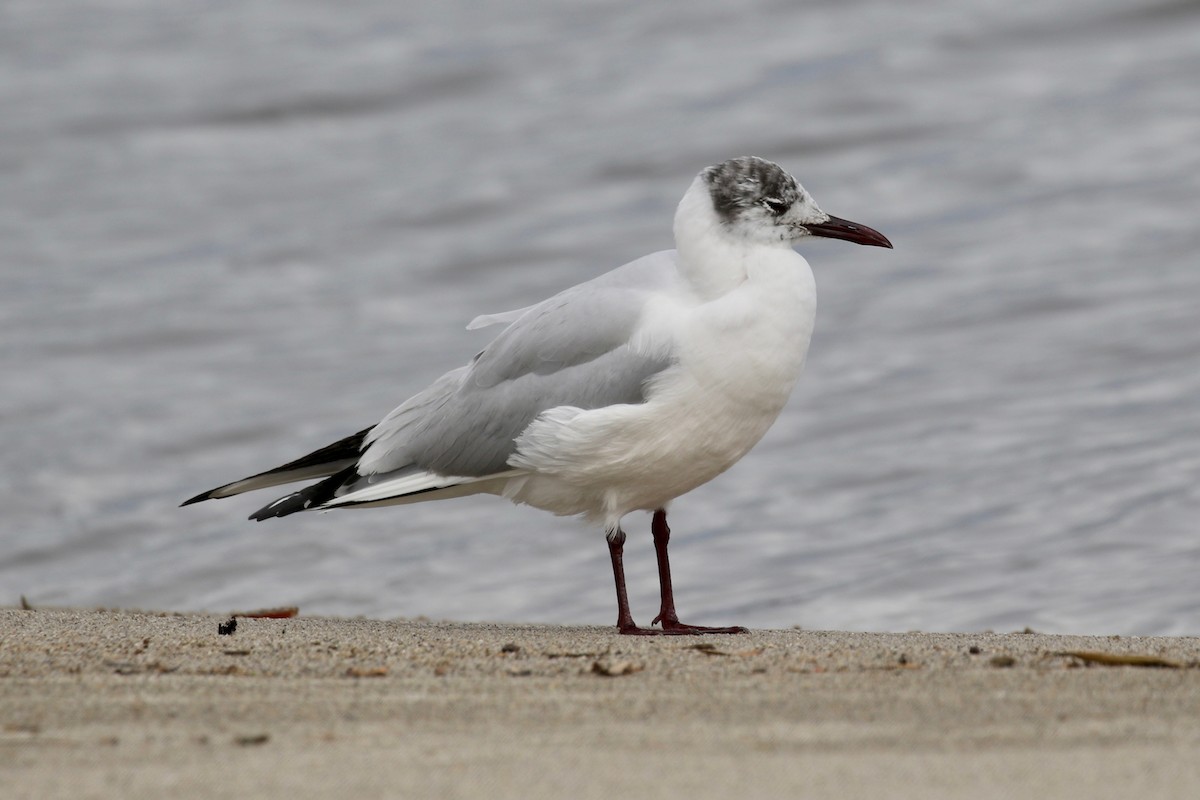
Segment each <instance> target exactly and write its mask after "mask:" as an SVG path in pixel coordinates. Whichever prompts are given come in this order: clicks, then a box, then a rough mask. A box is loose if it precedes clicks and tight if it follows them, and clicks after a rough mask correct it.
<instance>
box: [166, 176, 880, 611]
mask: <svg viewBox="0 0 1200 800" xmlns="http://www.w3.org/2000/svg"><path fill="white" fill-rule="evenodd" d="M806 236H824V237H829V238H834V239H845V240H847V241H850V242H855V243H857V244H863V245H874V246H876V247H891V246H892V245H891V243H890V242H889V241H888V240H887V239H886V238H885V237H884V236H883V234H881V233H879V232H878V231H875V230H873V229H871V228H868V227H866V226H865V225H859V224H857V223H853V222H848V221H846V220H844V219H839V218H837V217H833V216H830V215H829V214H826V213H825V212H824V211H822V210H821V209H820V208H818V207H817V204H816V203H815V202H814V201H813V199H812V197H811V196H810V195H809V194H808V192H806V191H805V190H804V188H803V187H802V186H801V185H800V184H799V183H797V182H796V181H795V179H793V178H792V176H790V175H788V174H787V173H786V172H784V171H783V170H782V169H781V168H780V167H779V166H778V165H776V164H773V163H771V162H770V161H764V160H763V159H761V158H735V159H732V160H730V161H726V162H725V163H723V164H718V165H716V166H713V167H709V168H708V169H705V170H704V171H702V172H701V173H700V174H699V175H698V176H697V177H696V179H695V180H694V181H693V182H692V185H691V187H690V188H689V189H688V190H687V193H686V194H684V196H683V200H682V201H681V202H680V203H679V208H678V210H677V211H676V213H675V243H676V247H677V248H678V249H676V250H664V251H662V252H659V253H654V254H652V255H648V256H645V257H643V258H639V259H638V260H636V261H632V262H630V263H628V264H626V265H625V266H623V267H620V268H618V269H615V270H613V271H612V272H609V273H606V274H604V275H601V276H600V277H598V278H595V279H594V280H590V281H587V282H586V283H581V284H579V285H578V286H574V287H572V288H570V289H567V290H565V291H563V292H559V293H558V294H556V295H554V296H553V297H551V298H550V299H548V300H544V301H542V302H541V303H538V304H537V305H533V306H529V307H528V308H523V309H519V310H517V311H511V312H508V313H504V314H494V315H488V316H483V317H478V318H476V319H475V320H474V321H473V322H472V323H471V326H470V327H482V326H485V325H493V324H497V323H505V324H506V327H505V328H504V330H503V331H501V333H500V335H499V336H497V337H496V338H495V340H494V341H492V343H491V344H489V345H488V346H487V347H486V348H484V349H483V351H482V352H480V353H479V354H478V355H476V356H475V357H474V358H473V359H471V362H470V363H469V364H467V365H466V366H463V367H459V368H458V369H455V370H452V371H450V372H447V373H446V374H445V375H443V376H442V377H440V378H438V379H437V380H436V381H434V382H433V384H432V385H431V386H429V388H427V389H425V390H424V391H422V392H420V393H418V394H417V395H415V396H414V397H412V398H410V399H409V400H407V401H406V402H405V403H403V404H402V405H401V406H400V407H398V408H397V409H396V410H394V411H392V412H391V413H390V414H388V415H387V416H386V417H385V418H384V419H383V421H382V422H380V423H379V424H378V425H375V426H373V427H370V428H367V429H366V430H363V431H359V432H358V433H356V434H354V435H353V436H348V437H346V438H345V439H342V440H341V441H338V442H334V443H333V444H331V445H329V446H327V447H323V448H321V449H320V450H317V451H315V452H313V453H309V454H308V455H306V456H304V457H303V458H300V459H297V460H295V461H292V462H290V463H287V464H284V465H283V466H281V467H276V468H275V469H272V470H268V471H266V472H263V473H260V474H258V475H253V476H251V477H249V478H243V479H242V480H239V481H234V482H233V483H229V484H226V485H224V486H220V487H217V488H216V489H212V490H210V491H207V492H204V493H203V494H200V495H197V496H196V497H193V498H192V499H190V500H188V501H187V502H186V503H184V505H187V504H188V503H196V502H199V501H201V500H209V499H212V498H218V497H229V496H231V495H235V494H241V493H242V492H248V491H251V490H254V489H263V488H266V487H270V486H278V485H280V484H285V483H292V482H295V481H303V480H311V479H315V478H321V479H323V480H320V481H318V482H316V483H314V484H312V485H310V486H307V487H305V488H304V489H301V490H300V491H298V492H293V493H292V494H289V495H287V496H285V497H282V498H280V499H278V500H276V501H275V502H273V503H271V504H270V505H267V506H266V507H264V508H262V509H260V510H259V511H257V512H255V513H254V514H253V515H251V517H250V518H251V519H255V520H263V519H267V518H269V517H282V516H286V515H288V514H292V513H295V512H297V511H311V510H325V509H334V508H365V507H368V506H385V505H395V504H400V503H413V502H419V501H423V500H440V499H443V498H449V497H462V496H464V495H469V494H477V493H488V494H495V495H500V496H501V497H506V498H508V499H509V500H511V501H513V502H514V503H527V504H529V505H531V506H536V507H537V508H542V509H545V510H547V511H551V512H553V513H555V514H560V515H582V516H584V517H586V518H587V519H588V520H591V521H593V522H596V523H599V524H602V525H603V526H604V530H605V532H606V533H607V538H608V548H609V553H610V555H611V557H612V565H613V576H614V578H615V580H616V588H617V610H618V611H617V613H618V616H617V627H618V629H619V630H620V632H621V633H626V634H694V633H742V632H745V628H740V627H728V628H707V627H701V626H696V625H686V624H684V623H682V622H680V621H679V618H678V617H677V616H676V614H675V602H674V597H673V594H672V590H671V570H670V565H669V563H668V561H667V541H668V538H669V536H670V530H669V529H668V528H667V511H666V509H667V505H668V504H669V503H670V502H671V501H672V500H674V499H675V498H676V497H679V496H680V495H682V494H686V493H687V492H690V491H691V490H692V489H695V488H696V487H697V486H700V485H701V484H703V483H706V482H708V481H710V480H712V479H713V478H715V477H716V476H718V475H720V474H721V473H722V472H724V471H725V470H727V469H728V468H729V467H731V466H732V465H733V464H734V463H736V462H737V460H738V459H740V458H741V457H742V456H744V455H745V454H746V452H747V451H749V450H750V448H751V447H753V446H754V445H755V443H757V442H758V440H759V439H761V438H762V436H763V434H764V433H766V431H767V429H768V428H769V427H770V426H771V424H772V423H773V422H774V421H775V418H776V417H777V416H778V415H779V412H780V411H781V410H782V409H783V406H784V403H785V402H786V401H787V399H788V396H789V395H790V394H791V391H792V387H793V386H794V385H795V383H796V379H797V378H798V377H799V376H800V370H801V368H802V367H803V366H804V359H805V355H806V353H807V351H808V343H809V339H810V338H811V336H812V331H813V321H814V317H815V313H816V302H817V295H816V288H815V285H814V283H813V275H812V270H811V269H810V268H809V266H808V262H807V261H805V260H804V258H803V257H802V256H800V255H799V254H797V253H796V252H795V251H794V250H793V249H792V247H793V245H795V244H796V242H798V241H799V240H801V239H803V238H804V237H806ZM638 510H643V511H649V512H652V513H653V518H652V522H651V531H652V533H653V537H654V545H655V551H656V552H657V555H658V572H659V582H660V589H661V594H662V605H661V608H660V610H659V614H658V616H657V617H655V619H654V621H653V622H651V626H653V625H654V624H655V623H661V626H662V627H661V628H654V627H649V628H641V627H638V626H637V625H636V624H634V621H633V617H632V616H631V614H630V611H629V601H628V598H627V596H626V592H625V572H624V569H623V567H622V561H621V557H622V550H623V547H624V542H625V532H624V530H622V528H621V520H622V518H623V517H624V516H625V515H626V514H628V513H629V512H631V511H638Z"/></svg>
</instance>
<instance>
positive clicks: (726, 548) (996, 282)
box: [0, 0, 1200, 634]
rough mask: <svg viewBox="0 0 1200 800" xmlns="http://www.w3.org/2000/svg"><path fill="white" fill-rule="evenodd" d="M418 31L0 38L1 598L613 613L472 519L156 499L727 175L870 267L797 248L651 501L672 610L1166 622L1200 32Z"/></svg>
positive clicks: (1193, 413)
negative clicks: (706, 176) (794, 316)
mask: <svg viewBox="0 0 1200 800" xmlns="http://www.w3.org/2000/svg"><path fill="white" fill-rule="evenodd" d="M426 5H427V6H428V7H427V8H424V9H410V8H403V7H401V6H400V5H399V4H394V3H385V2H365V1H364V2H353V3H344V4H337V5H333V4H321V3H289V4H286V5H283V6H281V5H277V4H267V3H236V4H234V3H229V4H225V3H210V2H200V1H199V0H194V1H193V2H180V3H172V4H169V6H168V4H160V3H150V2H142V3H138V2H124V3H91V4H83V3H75V4H71V5H70V7H68V6H67V5H60V4H51V3H33V2H15V3H13V2H10V3H7V4H6V5H5V8H4V9H3V10H2V11H0V107H3V108H4V109H5V113H4V114H2V115H0V337H2V342H3V347H2V355H0V367H2V368H3V374H4V391H3V393H0V432H2V435H3V448H2V450H0V470H2V472H0V474H2V476H3V483H2V484H0V507H2V508H3V514H2V516H0V520H2V522H0V525H2V528H0V603H13V602H16V600H17V598H18V596H19V595H20V594H24V595H26V596H27V597H28V598H29V599H30V600H31V601H32V602H34V603H45V604H80V605H92V604H104V605H121V606H140V607H155V608H171V609H198V608H204V609H212V610H227V609H231V608H244V607H254V606H263V605H281V604H292V603H295V604H298V605H300V606H301V608H302V610H303V611H304V612H305V613H337V614H368V615H373V616H374V615H385V616H386V615H417V614H425V615H429V616H433V617H451V618H455V619H462V620H482V619H489V620H529V621H538V620H540V621H564V622H566V621H569V622H589V623H610V622H611V621H612V620H613V619H614V618H615V610H614V607H613V606H614V604H613V601H612V597H611V593H612V588H611V576H610V574H609V567H608V557H607V552H606V550H605V547H604V543H603V539H602V538H601V535H600V533H599V532H597V531H594V530H590V529H588V528H586V527H584V526H583V525H582V524H580V523H577V522H574V521H570V520H559V519H556V518H553V517H550V516H548V515H544V514H542V513H541V512H537V511H534V510H531V509H523V508H516V507H512V506H509V505H507V504H505V503H503V502H502V501H498V500H495V499H493V498H472V499H468V500H462V501H455V502H453V503H443V504H427V505H420V506H413V507H408V508H401V509H385V510H379V511H370V512H355V513H336V514H326V515H316V514H314V515H302V516H295V517H289V518H287V519H286V520H281V521H276V522H273V523H264V524H253V523H249V522H246V521H245V516H246V514H248V513H249V512H250V511H252V510H254V509H255V508H257V507H258V506H259V505H260V504H261V503H263V502H265V501H266V500H268V499H270V496H269V495H266V494H263V495H260V496H252V497H243V498H238V499H233V500H226V501H221V502H215V503H207V504H203V505H200V506H194V507H189V508H186V509H178V508H176V505H177V504H178V502H179V501H181V500H182V499H183V498H185V497H188V496H190V495H192V494H194V493H195V492H197V491H199V490H202V489H206V488H209V487H210V486H212V485H215V484H217V483H222V482H224V481H227V480H230V479H232V478H236V477H240V476H242V475H244V474H247V473H250V472H255V471H258V470H260V469H263V468H266V467H270V466H274V465H275V464H277V463H280V462H282V461H285V460H288V459H291V458H293V457H295V456H297V455H300V454H302V453H303V452H306V451H307V450H308V449H311V448H314V447H317V446H320V445H323V444H326V443H327V442H328V441H331V440H332V439H334V438H337V437H340V436H342V435H344V434H347V433H350V432H352V431H355V430H358V429H359V428H361V427H363V426H365V425H367V424H369V423H371V422H373V421H375V420H376V419H378V418H379V417H380V416H381V415H382V414H384V413H386V412H387V411H388V410H389V409H390V408H391V407H392V406H394V405H395V404H397V403H398V402H399V401H400V400H402V399H404V398H405V397H407V396H408V395H409V394H411V393H412V392H414V391H416V390H418V389H420V388H422V387H423V386H424V385H425V383H426V382H427V381H429V380H430V379H432V378H433V377H435V376H437V375H438V374H440V373H441V372H442V371H443V370H444V369H446V368H448V367H450V366H453V365H456V364H458V363H461V362H463V361H465V359H466V358H468V357H469V356H470V355H471V354H472V353H474V352H475V351H476V350H477V349H478V348H479V347H480V345H481V344H482V342H484V341H486V339H485V338H483V337H486V335H488V333H490V332H489V331H483V332H478V333H467V332H464V331H463V330H462V326H463V324H465V322H466V321H467V320H469V319H470V318H472V317H473V316H474V315H476V314H478V313H482V312H487V311H497V310H504V309H508V308H514V307H518V306H523V305H527V304H529V303H531V302H533V301H535V300H538V299H541V298H542V297H544V296H546V295H548V294H549V293H551V292H552V291H555V290H557V289H559V288H562V287H565V286H568V285H570V284H572V283H575V282H577V281H579V280H581V279H585V278H587V277H590V276H593V275H595V274H597V273H599V272H601V271H604V270H606V269H609V268H611V267H614V266H617V265H618V264H620V263H623V262H624V261H627V260H629V259H631V258H633V257H636V256H638V255H641V254H643V253H646V252H649V251H652V250H657V249H662V248H665V247H669V246H670V245H671V242H670V221H671V216H672V213H673V208H674V204H675V203H676V202H677V200H678V198H679V196H680V195H681V194H682V192H683V190H684V189H685V188H686V187H687V185H688V183H689V182H690V180H691V177H692V176H693V175H694V174H695V172H696V171H698V170H699V169H700V168H702V167H703V166H705V165H708V164H710V163H714V162H717V161H720V160H723V159H725V158H728V157H731V156H734V155H741V154H747V153H753V154H758V155H762V156H765V157H768V158H772V159H774V160H777V161H779V162H781V163H783V164H784V165H785V166H786V167H787V168H789V169H790V170H791V171H793V172H794V173H795V174H796V175H797V176H798V177H799V178H800V179H801V180H802V181H803V182H804V183H805V185H806V187H807V188H808V189H809V190H811V191H812V192H813V193H814V195H815V196H816V197H817V198H818V200H819V201H820V202H821V204H822V205H823V206H824V207H825V208H826V209H828V210H830V211H832V212H833V213H835V214H839V215H842V216H846V217H850V218H852V219H856V220H860V221H862V222H864V223H866V224H868V225H872V226H874V227H877V228H879V229H880V230H882V231H884V232H885V233H887V234H888V235H889V236H890V237H891V238H892V240H893V242H894V243H895V245H896V249H895V251H893V252H883V251H879V250H867V249H864V248H856V247H852V246H849V245H846V244H844V243H836V242H826V243H814V244H813V245H812V246H806V247H804V248H802V249H803V252H804V253H805V255H807V256H808V257H809V260H810V261H811V262H812V263H813V266H814V270H815V272H816V274H817V280H818V284H819V287H820V313H819V319H818V325H817V334H816V337H815V340H814V342H813V348H812V351H811V355H810V359H809V366H808V370H807V373H806V375H805V377H804V378H803V379H802V382H801V386H800V388H799V389H798V390H797V392H796V395H795V397H794V398H793V401H792V403H791V404H790V405H789V406H788V408H787V410H786V411H785V412H784V414H783V416H782V417H781V419H780V420H779V422H778V423H777V424H776V426H775V428H774V429H773V430H772V431H771V433H770V434H769V435H768V437H767V438H766V439H765V440H764V441H763V443H762V444H761V445H760V446H759V447H758V448H757V449H756V450H755V451H754V452H753V453H752V454H751V455H750V456H749V457H747V458H746V459H745V460H744V461H743V462H742V463H741V464H739V465H738V466H737V467H735V468H734V469H733V470H731V471H730V472H729V473H728V474H727V475H725V476H722V477H721V478H719V479H718V480H717V481H715V482H713V483H712V484H709V485H708V486H706V487H703V488H702V489H700V490H698V491H696V492H694V493H693V494H691V495H689V496H687V497H686V498H683V499H681V500H680V501H678V502H677V503H676V505H675V507H674V509H673V513H672V526H673V528H674V530H675V532H676V534H677V535H676V538H675V540H674V544H673V563H674V566H675V573H676V581H677V584H676V588H677V592H678V595H679V597H680V608H681V612H682V613H683V615H684V617H685V618H692V619H695V620H697V621H705V622H712V623H717V622H722V621H729V622H739V623H743V624H747V625H752V626H786V625H793V624H797V625H803V626H805V627H829V628H849V629H876V630H904V629H914V628H919V629H928V630H978V629H985V628H994V629H998V630H1006V629H1012V628H1020V627H1023V626H1025V625H1031V626H1033V627H1035V628H1038V629H1042V630H1048V631H1071V632H1079V633H1144V634H1150V633H1192V634H1196V633H1200V580H1198V579H1197V574H1200V531H1198V527H1200V525H1198V523H1197V520H1198V519H1200V514H1198V513H1197V511H1198V507H1200V314H1198V311H1197V309H1198V307H1200V264H1198V263H1197V257H1196V255H1195V252H1196V250H1197V247H1198V246H1200V226H1198V225H1197V211H1198V210H1200V144H1198V143H1200V92H1197V91H1196V89H1195V82H1196V76H1197V75H1200V48H1198V47H1197V46H1196V42H1197V41H1200V6H1197V5H1196V4H1195V3H1191V2H1164V3H1153V2H1115V1H1112V2H1074V1H1073V0H1056V1H1055V2H1048V3H1041V4H1022V9H1020V10H1016V9H1014V5H1015V4H1009V3H1001V2H977V3H973V4H962V3H954V2H950V1H949V0H944V2H928V3H920V4H914V3H906V4H894V3H883V2H879V3H872V2H840V3H806V4H791V3H782V2H777V3H772V2H754V3H750V2H747V3H739V4H730V3H726V2H689V3H686V4H684V3H645V4H626V3H613V2H609V3H600V2H597V3H588V4H584V5H582V6H580V5H579V4H570V5H569V6H564V5H562V4H557V3H548V2H547V3H540V4H532V3H528V4H524V5H523V6H522V11H520V12H519V13H518V12H516V11H513V10H512V8H511V5H510V4H498V3H497V4H486V3H485V4H481V5H476V4H466V3H461V4H436V5H435V4H432V3H431V4H426ZM493 6H494V7H493ZM795 6H799V7H798V8H797V7H795ZM628 523H629V524H628V525H627V527H628V528H629V530H630V531H631V542H630V545H629V546H628V547H627V556H626V558H627V563H628V568H629V577H630V581H631V584H632V585H631V591H632V600H633V604H634V610H635V615H636V616H637V617H638V619H641V620H647V619H648V618H649V617H650V616H652V614H653V611H654V609H655V607H656V603H657V601H656V597H657V594H656V592H657V587H656V581H655V577H654V561H653V554H652V550H651V548H650V544H649V534H648V519H647V520H642V519H634V518H630V520H628Z"/></svg>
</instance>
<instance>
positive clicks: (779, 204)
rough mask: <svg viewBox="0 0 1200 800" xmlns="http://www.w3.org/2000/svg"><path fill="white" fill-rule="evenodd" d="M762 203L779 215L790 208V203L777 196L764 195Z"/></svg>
mask: <svg viewBox="0 0 1200 800" xmlns="http://www.w3.org/2000/svg"><path fill="white" fill-rule="evenodd" d="M762 204H763V205H764V206H766V208H767V210H768V211H770V212H771V213H772V214H774V215H775V216H777V217H778V216H779V215H780V214H782V213H783V212H785V211H787V210H788V204H787V203H785V202H783V201H782V200H780V199H778V198H776V197H764V198H763V201H762Z"/></svg>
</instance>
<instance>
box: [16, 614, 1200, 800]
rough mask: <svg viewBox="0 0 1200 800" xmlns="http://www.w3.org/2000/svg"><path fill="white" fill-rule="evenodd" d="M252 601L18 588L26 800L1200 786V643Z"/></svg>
mask: <svg viewBox="0 0 1200 800" xmlns="http://www.w3.org/2000/svg"><path fill="white" fill-rule="evenodd" d="M227 619H228V617H227V616H217V615H209V614H174V613H142V612H124V611H85V610H20V609H4V610H0V678H2V680H0V723H2V730H0V743H2V746H0V773H2V774H3V776H4V780H3V783H4V785H5V791H4V796H5V797H6V798H52V797H63V798H66V797H71V798H90V797H126V798H128V797H164V796H170V797H176V798H194V797H231V796H246V797H284V796H287V797H305V796H310V797H317V796H320V797H350V796H353V797H358V798H370V797H436V798H443V797H445V798H458V797H463V798H466V797H523V798H542V797H545V798H567V797H571V798H592V797H596V798H601V797H604V798H608V797H690V798H695V797H839V798H856V797H871V798H881V797H887V798H904V797H965V796H968V795H969V796H971V797H974V798H980V797H984V798H986V797H1056V796H1068V795H1069V796H1087V797H1090V798H1097V797H1130V796H1141V797H1156V798H1164V797H1195V796H1200V758H1197V756H1196V754H1197V753H1198V752H1200V668H1198V667H1197V664H1200V639H1196V638H1130V637H1074V636H1048V635H1041V634H1037V633H994V634H993V633H985V634H925V633H908V634H865V633H835V632H819V631H800V630H773V631H755V632H752V633H750V634H749V635H744V636H732V637H730V636H725V637H718V636H708V637H678V638H676V637H661V638H634V637H621V636H617V635H616V634H615V633H614V632H613V630H611V629H607V628H592V627H554V626H524V625H498V624H497V625H492V624H455V623H442V622H429V621H409V620H393V621H378V620H367V619H330V618H308V617H304V616H299V617H296V618H293V619H260V618H240V619H238V620H237V626H236V630H235V631H234V632H233V633H232V634H229V635H220V634H219V633H218V626H219V625H220V624H221V623H222V622H225V621H227ZM1068 653H1074V655H1069V654H1068ZM1113 661H1115V662H1134V663H1131V664H1126V663H1106V662H1113Z"/></svg>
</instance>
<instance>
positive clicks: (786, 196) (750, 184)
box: [704, 156, 800, 222]
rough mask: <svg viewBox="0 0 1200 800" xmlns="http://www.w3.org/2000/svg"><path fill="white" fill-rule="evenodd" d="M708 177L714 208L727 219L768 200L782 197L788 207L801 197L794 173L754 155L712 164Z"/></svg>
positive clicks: (779, 200)
mask: <svg viewBox="0 0 1200 800" xmlns="http://www.w3.org/2000/svg"><path fill="white" fill-rule="evenodd" d="M704 178H705V180H707V181H708V191H709V193H710V194H711V195H712V201H713V208H714V209H716V211H717V214H718V215H719V216H720V217H721V219H722V220H724V221H725V222H731V221H733V220H734V219H735V218H736V217H737V216H738V214H739V213H740V212H742V211H745V210H746V209H749V208H753V207H754V206H757V205H762V204H763V203H764V201H767V200H770V201H778V203H780V204H782V205H783V207H784V210H786V209H787V208H788V207H790V206H791V205H792V203H794V202H796V200H797V199H799V197H800V191H799V189H797V187H796V181H795V179H793V178H792V176H791V175H788V174H787V173H786V172H784V171H783V168H782V167H780V166H779V165H778V164H774V163H772V162H770V161H767V160H765V159H762V158H757V157H754V156H746V157H743V158H733V159H730V160H729V161H726V162H724V163H723V164H717V165H716V166H714V167H709V168H708V169H706V170H705V171H704ZM772 213H779V212H775V211H772Z"/></svg>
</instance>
